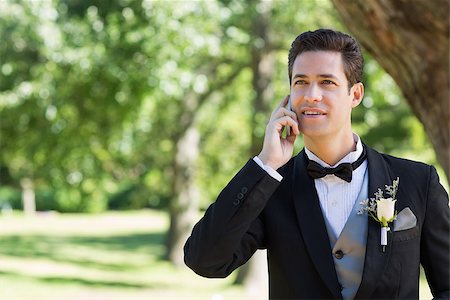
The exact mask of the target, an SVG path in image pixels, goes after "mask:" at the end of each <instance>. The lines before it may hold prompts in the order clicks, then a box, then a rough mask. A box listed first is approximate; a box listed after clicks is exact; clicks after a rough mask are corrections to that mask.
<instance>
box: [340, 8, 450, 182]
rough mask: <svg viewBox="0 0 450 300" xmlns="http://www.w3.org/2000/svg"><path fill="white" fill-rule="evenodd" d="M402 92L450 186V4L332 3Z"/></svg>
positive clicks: (351, 30)
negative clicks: (422, 128)
mask: <svg viewBox="0 0 450 300" xmlns="http://www.w3.org/2000/svg"><path fill="white" fill-rule="evenodd" d="M332 2H333V3H334V6H335V8H336V10H337V11H338V13H339V14H340V16H341V18H342V20H343V22H344V23H345V24H346V25H347V27H348V29H349V30H350V32H352V34H353V35H354V36H355V37H356V38H357V39H358V41H359V42H360V43H361V44H362V46H363V47H364V48H365V49H366V50H367V51H368V52H369V53H370V54H371V55H372V56H373V57H374V58H375V59H376V60H377V61H378V62H379V63H380V65H381V66H382V67H383V68H384V69H385V70H386V72H388V73H389V74H390V75H391V76H392V78H393V79H394V80H395V81H396V83H397V84H398V86H399V87H400V89H401V90H402V92H403V94H404V96H405V98H406V101H407V102H408V103H409V105H410V107H411V109H412V111H413V113H414V114H415V115H416V117H417V118H418V119H419V120H420V122H422V124H423V126H424V128H425V131H426V133H427V135H428V137H429V139H430V141H431V144H432V145H433V147H434V150H435V152H436V156H437V160H438V162H439V163H440V164H441V166H442V167H443V169H444V172H445V174H446V175H447V180H448V181H449V183H450V108H449V101H450V100H449V99H450V98H449V5H450V4H449V2H448V1H447V0H433V1H430V0H414V1H410V0H395V1H383V0H370V1H366V0H353V1H349V0H332Z"/></svg>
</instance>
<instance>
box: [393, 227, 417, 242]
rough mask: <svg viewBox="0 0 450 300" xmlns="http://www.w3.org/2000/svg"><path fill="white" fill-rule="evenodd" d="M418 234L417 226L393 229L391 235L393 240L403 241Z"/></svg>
mask: <svg viewBox="0 0 450 300" xmlns="http://www.w3.org/2000/svg"><path fill="white" fill-rule="evenodd" d="M418 236H419V226H417V225H416V226H415V227H413V228H410V229H406V230H400V231H394V232H393V235H392V241H393V242H404V241H409V240H412V239H415V238H417V237H418Z"/></svg>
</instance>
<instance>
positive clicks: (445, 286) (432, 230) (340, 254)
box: [185, 29, 450, 299]
mask: <svg viewBox="0 0 450 300" xmlns="http://www.w3.org/2000/svg"><path fill="white" fill-rule="evenodd" d="M288 69H289V79H290V97H289V96H288V97H286V98H285V99H283V101H281V103H280V105H279V106H278V107H277V108H276V109H275V110H274V112H273V113H272V115H271V118H270V120H269V123H268V125H267V128H266V133H265V138H264V145H263V149H262V151H261V153H260V154H259V155H258V156H257V157H255V158H253V159H251V160H249V161H248V162H247V164H246V165H245V166H244V167H243V168H242V169H241V170H240V171H239V172H238V174H237V175H236V176H235V177H234V178H233V179H232V180H231V182H230V183H229V184H228V185H227V186H226V187H225V188H224V190H223V191H222V192H221V193H220V195H219V196H218V198H217V200H216V202H215V203H213V204H212V205H211V206H210V207H209V208H208V210H207V211H206V213H205V216H204V217H203V218H202V219H201V220H200V221H199V222H198V223H197V224H196V225H195V227H194V229H193V231H192V235H191V236H190V237H189V239H188V240H187V242H186V245H185V262H186V264H187V265H188V266H189V267H190V268H192V269H193V270H194V271H195V272H196V273H198V274H200V275H202V276H205V277H226V276H228V275H229V274H230V273H231V272H232V271H233V270H235V269H236V268H237V267H239V266H240V265H242V264H244V263H245V262H246V261H247V260H248V259H249V258H250V257H251V256H252V255H253V253H254V252H255V251H256V250H257V249H267V259H268V267H269V295H270V298H271V299H311V298H318V299H331V298H336V299H340V298H344V299H368V298H371V299H417V298H418V297H419V292H418V286H419V267H420V264H422V266H423V267H424V269H425V273H426V276H427V279H428V282H429V285H430V288H431V292H432V293H433V296H434V297H436V298H442V299H449V298H450V292H449V282H450V276H449V272H450V262H449V255H450V246H449V232H450V231H449V226H450V221H449V206H448V195H447V193H446V192H445V190H444V189H443V187H442V186H441V185H440V183H439V178H438V175H437V173H436V170H435V169H434V168H433V167H432V166H428V165H425V164H422V163H418V162H413V161H408V160H404V159H399V158H394V157H392V156H389V155H385V154H380V153H378V152H376V151H375V150H373V149H371V148H369V147H367V146H366V145H364V144H363V143H362V142H361V140H360V139H359V137H358V136H357V135H356V134H354V133H353V132H352V128H351V111H352V109H353V108H354V107H356V106H358V105H359V104H360V102H361V101H362V99H363V96H364V86H363V84H362V82H361V80H362V69H363V58H362V55H361V51H360V48H359V46H358V44H357V43H356V41H355V40H354V39H353V38H352V37H350V36H349V35H346V34H343V33H340V32H336V31H333V30H327V29H319V30H316V31H314V32H305V33H303V34H301V35H299V36H298V37H297V38H296V39H295V40H294V42H293V43H292V46H291V49H290V51H289V63H288ZM285 106H288V108H289V107H290V108H291V110H290V109H288V108H286V107H285ZM284 127H286V128H289V129H290V130H289V131H290V133H289V134H288V135H287V136H286V137H284V135H283V134H282V132H283V128H284ZM300 132H302V133H303V136H304V142H305V149H304V150H302V151H301V152H300V153H299V154H298V155H296V156H295V157H293V158H291V157H292V154H293V147H294V141H295V139H296V137H297V136H298V135H299V134H300ZM333 168H335V169H333ZM397 178H398V179H399V184H398V186H397V185H396V184H395V183H393V182H394V181H395V180H396V179H397ZM386 186H388V187H386ZM378 189H381V192H382V193H383V194H382V195H380V192H378V195H377V193H376V192H377V191H378ZM396 189H398V190H397V191H396V192H395V190H396ZM393 190H394V191H393ZM389 195H391V196H392V197H391V198H395V199H388V200H386V201H388V202H389V201H391V200H392V201H394V202H392V201H391V202H390V203H392V204H395V210H396V211H397V212H398V215H397V218H396V220H395V221H393V222H392V220H390V221H391V222H390V223H389V224H388V227H389V229H386V231H385V232H387V239H386V240H384V241H383V239H382V238H381V235H382V233H381V232H382V230H381V227H383V226H382V224H380V222H378V221H377V220H375V218H376V217H377V213H376V210H375V211H372V214H371V215H368V214H361V213H360V210H361V208H364V207H361V205H362V204H361V203H365V202H364V201H363V200H365V199H368V198H375V197H376V198H377V199H380V198H388V196H389ZM382 196H383V197H382ZM392 217H395V216H392ZM379 218H380V220H381V217H379ZM389 218H390V217H389ZM384 221H386V220H384Z"/></svg>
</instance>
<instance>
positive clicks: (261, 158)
mask: <svg viewBox="0 0 450 300" xmlns="http://www.w3.org/2000/svg"><path fill="white" fill-rule="evenodd" d="M258 158H259V160H260V161H261V162H262V163H263V164H264V165H265V166H268V167H271V168H272V169H274V170H276V169H278V168H279V166H278V165H277V164H275V163H273V162H272V161H271V160H269V159H267V158H266V157H265V156H264V154H262V153H260V154H259V155H258Z"/></svg>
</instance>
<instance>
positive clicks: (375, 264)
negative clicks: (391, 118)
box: [355, 146, 393, 299]
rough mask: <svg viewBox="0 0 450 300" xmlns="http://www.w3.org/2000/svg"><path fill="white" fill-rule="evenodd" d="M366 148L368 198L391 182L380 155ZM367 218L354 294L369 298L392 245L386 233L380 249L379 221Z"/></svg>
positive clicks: (389, 174)
mask: <svg viewBox="0 0 450 300" xmlns="http://www.w3.org/2000/svg"><path fill="white" fill-rule="evenodd" d="M365 147H366V149H367V161H368V168H369V190H368V194H369V198H372V197H374V193H375V192H376V191H377V190H378V188H381V189H382V190H384V186H385V185H386V184H391V183H392V177H393V176H392V174H391V172H390V169H389V167H388V166H387V165H386V163H385V162H384V160H383V159H382V157H381V155H380V154H379V153H378V152H376V151H375V150H373V149H370V148H368V147H367V146H365ZM368 218H369V226H368V233H367V246H366V257H365V261H364V271H363V276H362V281H361V285H360V286H359V289H358V292H357V293H356V295H355V299H366V298H370V295H371V294H372V292H373V290H374V289H375V286H376V283H377V281H378V279H379V278H380V277H381V275H382V273H383V271H384V270H385V268H386V266H387V262H388V260H389V255H390V253H391V246H392V241H391V239H392V234H390V232H389V233H388V245H387V247H386V252H384V253H383V252H382V251H381V246H380V230H381V229H380V228H381V227H380V223H378V222H376V221H375V220H374V219H373V218H371V217H368Z"/></svg>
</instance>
